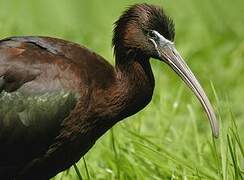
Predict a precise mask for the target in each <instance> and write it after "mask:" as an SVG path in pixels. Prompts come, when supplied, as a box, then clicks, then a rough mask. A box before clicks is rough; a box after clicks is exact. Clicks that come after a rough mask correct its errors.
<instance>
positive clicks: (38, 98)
mask: <svg viewBox="0 0 244 180" xmlns="http://www.w3.org/2000/svg"><path fill="white" fill-rule="evenodd" d="M77 100H78V97H77V96H76V94H74V93H71V92H49V93H45V94H35V95H27V94H24V93H21V92H13V93H7V92H1V94H0V139H1V138H3V135H4V136H5V138H6V135H7V134H8V135H10V136H11V135H13V134H12V133H17V134H19V135H21V134H23V133H25V130H27V129H28V131H32V132H33V133H34V134H35V133H41V134H45V133H48V131H50V130H53V128H54V129H57V128H59V126H60V124H61V122H62V121H63V120H64V119H65V118H66V117H67V116H68V115H69V113H70V112H71V111H72V110H73V109H74V107H75V105H76V103H77ZM17 134H15V137H16V135H17Z"/></svg>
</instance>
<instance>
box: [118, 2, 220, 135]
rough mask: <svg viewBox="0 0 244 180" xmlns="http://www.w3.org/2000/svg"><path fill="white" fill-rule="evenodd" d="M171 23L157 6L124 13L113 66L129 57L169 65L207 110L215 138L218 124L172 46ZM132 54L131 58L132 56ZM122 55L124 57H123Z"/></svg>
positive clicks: (202, 92) (129, 10)
mask: <svg viewBox="0 0 244 180" xmlns="http://www.w3.org/2000/svg"><path fill="white" fill-rule="evenodd" d="M174 36H175V31H174V23H173V21H172V20H171V19H170V18H169V17H168V16H166V15H165V12H164V11H163V9H161V8H160V7H157V6H154V5H148V4H136V5H133V6H131V7H130V8H129V9H128V10H126V11H125V12H124V13H123V14H122V16H121V17H120V18H119V20H118V21H116V23H115V28H114V38H113V45H114V52H115V56H116V61H117V62H116V63H121V64H123V63H127V62H124V61H126V59H128V60H130V59H129V58H125V57H131V56H130V54H132V57H133V56H136V54H139V55H142V56H143V57H147V58H146V59H149V58H150V57H153V58H155V59H159V60H161V61H163V62H165V63H166V64H168V65H169V66H170V67H171V68H172V69H173V70H174V71H175V72H176V73H177V74H178V75H179V76H180V77H181V78H182V80H183V81H184V82H185V83H186V84H187V85H188V86H189V87H190V89H191V90H192V91H193V92H194V93H195V95H196V96H197V98H198V99H199V100H200V102H201V104H202V106H203V107H204V110H205V111H206V113H207V115H208V118H209V121H210V125H211V128H212V132H213V135H214V136H215V137H217V136H218V124H217V121H216V116H215V114H214V111H213V108H212V106H211V104H210V102H209V100H208V98H207V96H206V94H205V92H204V90H203V89H202V87H201V85H200V84H199V82H198V81H197V79H196V78H195V76H194V74H193V73H192V72H191V70H190V68H189V67H188V66H187V64H186V63H185V61H184V60H183V59H182V57H181V56H180V54H179V53H178V51H177V50H176V48H175V46H174V43H173V41H174ZM133 54H134V55H133ZM124 56H125V57H124Z"/></svg>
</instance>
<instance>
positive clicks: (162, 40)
mask: <svg viewBox="0 0 244 180" xmlns="http://www.w3.org/2000/svg"><path fill="white" fill-rule="evenodd" d="M153 32H154V33H155V34H156V35H157V36H158V37H159V39H160V40H159V43H160V44H159V45H160V47H164V46H165V45H168V44H170V45H172V44H174V43H173V42H171V41H169V40H168V39H166V38H165V37H163V36H162V35H161V34H160V33H159V32H158V31H155V30H153Z"/></svg>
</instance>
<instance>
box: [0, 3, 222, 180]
mask: <svg viewBox="0 0 244 180" xmlns="http://www.w3.org/2000/svg"><path fill="white" fill-rule="evenodd" d="M173 40H174V25H173V22H172V20H170V19H169V18H168V17H167V16H166V15H165V14H164V11H163V10H162V9H160V8H159V7H156V6H153V5H147V4H137V5H134V6H132V7H130V8H129V9H128V10H127V11H125V12H124V14H123V15H122V16H121V17H120V19H119V20H118V21H117V22H116V24H115V29H114V38H113V45H114V52H115V60H116V66H115V68H114V67H112V66H111V65H110V64H109V63H108V62H107V61H106V60H104V58H103V57H101V56H99V55H97V54H95V53H93V52H91V51H90V50H88V49H86V48H85V47H82V46H80V45H78V44H75V43H71V42H68V41H65V40H61V39H56V38H50V37H31V36H26V37H10V38H6V39H3V40H1V41H0V92H1V94H0V146H1V148H0V159H1V161H0V179H13V178H15V179H48V178H50V177H53V176H54V175H56V174H57V173H58V172H60V171H63V170H65V169H67V168H68V167H70V166H71V165H72V164H74V163H75V162H77V161H78V160H79V159H80V158H81V157H82V156H83V155H84V154H85V153H86V152H87V151H88V150H89V149H90V148H91V147H92V146H93V144H94V143H95V142H96V140H97V139H98V138H99V137H101V136H102V135H103V134H104V133H105V132H106V131H107V130H108V129H110V128H111V127H112V126H113V125H114V124H116V123H117V122H118V121H120V120H122V119H124V118H125V117H128V116H130V115H133V114H135V113H136V112H138V111H140V110H141V109H143V108H144V107H145V106H146V105H147V104H148V103H149V102H150V100H151V98H152V94H153V89H154V77H153V73H152V70H151V66H150V63H149V58H150V57H154V58H157V59H159V60H162V61H165V62H166V63H168V64H169V65H170V66H171V67H172V68H173V69H174V70H175V71H176V72H177V73H178V74H179V75H180V76H181V77H182V79H183V80H184V81H185V82H186V83H187V84H188V85H189V86H190V87H191V88H192V90H193V91H194V92H195V93H196V95H197V97H198V98H199V100H200V101H201V103H202V104H203V106H204V108H205V110H206V111H207V114H208V117H209V119H210V122H211V126H212V128H213V134H214V135H216V136H217V133H218V132H217V130H218V128H217V124H216V122H215V116H214V113H213V111H212V107H211V105H210V104H209V101H208V99H207V97H206V95H205V94H204V92H203V90H202V89H201V86H200V85H199V84H198V82H197V80H196V79H195V78H194V76H193V74H192V73H191V72H190V70H189V69H188V67H187V66H186V64H184V62H183V60H182V59H181V57H180V56H179V55H178V54H177V51H176V50H175V49H174V47H173V44H172V42H171V41H173Z"/></svg>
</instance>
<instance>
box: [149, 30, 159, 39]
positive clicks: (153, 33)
mask: <svg viewBox="0 0 244 180" xmlns="http://www.w3.org/2000/svg"><path fill="white" fill-rule="evenodd" d="M148 36H149V37H150V38H152V39H154V40H156V41H157V40H158V39H159V38H158V36H157V34H156V33H155V32H154V31H148Z"/></svg>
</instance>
